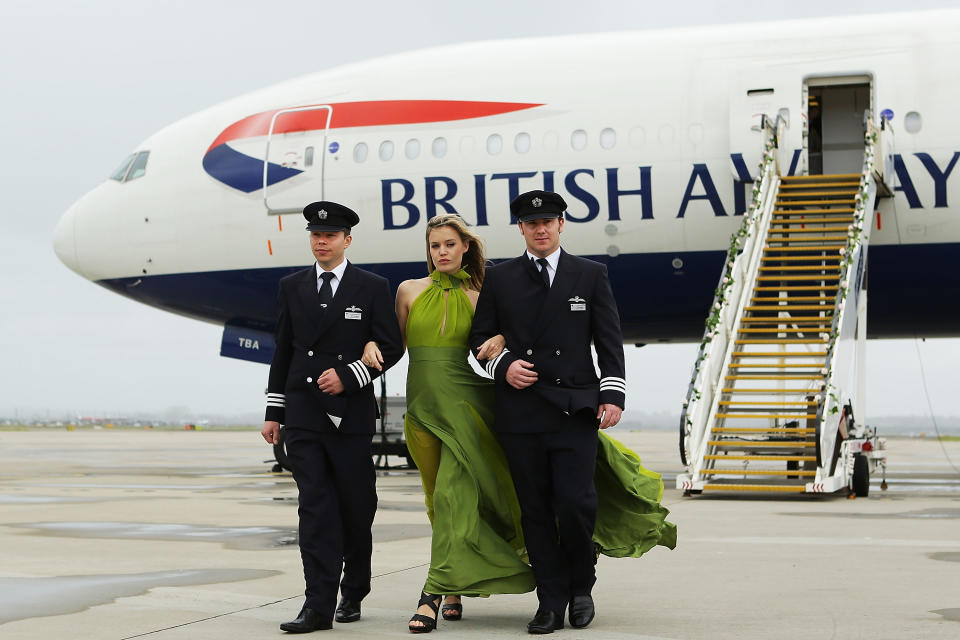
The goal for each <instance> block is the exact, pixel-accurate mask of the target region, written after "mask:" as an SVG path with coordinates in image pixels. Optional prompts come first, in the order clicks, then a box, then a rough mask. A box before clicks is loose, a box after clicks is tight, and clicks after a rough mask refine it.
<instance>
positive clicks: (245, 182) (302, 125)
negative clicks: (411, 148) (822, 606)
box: [203, 100, 543, 193]
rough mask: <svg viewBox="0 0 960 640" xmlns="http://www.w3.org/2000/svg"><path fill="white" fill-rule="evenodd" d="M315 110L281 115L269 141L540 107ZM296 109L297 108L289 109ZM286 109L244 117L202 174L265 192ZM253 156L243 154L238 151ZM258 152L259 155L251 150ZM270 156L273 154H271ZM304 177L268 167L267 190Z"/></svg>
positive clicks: (284, 167)
mask: <svg viewBox="0 0 960 640" xmlns="http://www.w3.org/2000/svg"><path fill="white" fill-rule="evenodd" d="M316 106H317V107H321V106H329V107H330V110H327V109H324V108H317V109H311V110H305V111H295V112H291V113H283V114H281V115H280V116H279V117H278V118H277V119H276V122H275V123H274V127H273V135H278V134H286V133H303V132H307V131H323V130H324V129H326V128H327V121H328V118H329V129H331V130H332V129H345V128H348V127H375V126H381V127H382V126H390V125H402V124H425V123H435V122H453V121H457V120H469V119H473V118H485V117H489V116H496V115H501V114H505V113H512V112H515V111H523V110H525V109H532V108H534V107H540V106H543V105H542V104H537V103H524V102H473V101H464V100H373V101H366V102H341V103H331V104H329V105H316ZM293 108H298V107H293ZM281 111H285V109H274V110H272V111H264V112H261V113H257V114H254V115H252V116H247V117H246V118H244V119H242V120H239V121H237V122H234V123H233V124H231V125H230V126H229V127H227V128H226V129H224V130H223V131H222V132H221V133H220V135H219V136H217V138H216V139H215V140H214V141H213V143H212V144H211V145H210V147H209V148H208V149H207V151H206V153H205V154H204V156H203V169H204V171H206V172H207V173H208V174H209V175H210V177H212V178H213V179H215V180H217V181H219V182H222V183H223V184H225V185H227V186H229V187H233V188H234V189H238V190H239V191H243V192H244V193H251V192H253V191H256V190H257V189H262V188H263V165H264V161H265V160H266V158H265V157H264V155H265V153H266V136H267V134H268V133H269V132H270V123H271V121H273V118H274V116H275V115H276V114H277V113H279V112H281ZM240 148H243V149H245V150H247V151H252V152H253V153H256V154H257V155H250V153H244V152H243V151H240V150H239V149H240ZM257 148H259V152H257V151H254V149H257ZM319 151H320V152H325V151H326V150H325V149H320V150H319ZM271 155H272V154H271ZM300 173H303V169H300V168H297V167H296V166H294V165H293V163H287V162H280V163H277V162H272V161H271V162H268V163H267V184H268V185H273V184H276V183H278V182H281V181H283V180H287V179H289V178H292V177H293V176H296V175H298V174H300Z"/></svg>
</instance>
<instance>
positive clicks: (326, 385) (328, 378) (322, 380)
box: [317, 369, 343, 395]
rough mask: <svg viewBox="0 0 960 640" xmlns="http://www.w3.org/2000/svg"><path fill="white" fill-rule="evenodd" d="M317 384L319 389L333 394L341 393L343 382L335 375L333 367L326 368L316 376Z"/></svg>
mask: <svg viewBox="0 0 960 640" xmlns="http://www.w3.org/2000/svg"><path fill="white" fill-rule="evenodd" d="M317 386H318V387H320V391H323V392H324V393H330V394H333V395H337V394H338V393H343V383H342V382H340V376H338V375H337V372H336V371H335V370H334V369H327V370H326V371H324V372H323V373H321V374H320V377H319V378H317Z"/></svg>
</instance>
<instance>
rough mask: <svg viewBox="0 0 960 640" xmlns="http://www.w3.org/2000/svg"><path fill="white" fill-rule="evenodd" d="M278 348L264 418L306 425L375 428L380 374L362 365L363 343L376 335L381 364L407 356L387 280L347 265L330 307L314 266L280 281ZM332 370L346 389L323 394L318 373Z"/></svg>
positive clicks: (388, 364) (349, 429)
mask: <svg viewBox="0 0 960 640" xmlns="http://www.w3.org/2000/svg"><path fill="white" fill-rule="evenodd" d="M277 307H278V308H277V329H276V350H275V351H274V354H273V362H272V363H271V364H270V378H269V382H268V384H267V411H266V420H275V421H277V422H280V423H282V424H284V425H286V426H287V427H293V428H302V429H323V430H326V429H329V428H332V427H336V428H338V429H339V430H340V431H341V432H343V433H371V434H372V433H373V432H374V430H375V428H376V419H377V417H378V416H379V412H378V410H377V403H376V399H375V396H374V391H373V385H372V384H371V382H372V381H373V380H374V379H376V378H377V377H378V376H379V375H380V372H379V371H377V370H376V369H374V368H372V367H367V366H366V365H364V364H363V363H362V362H361V361H360V358H361V356H362V355H363V346H364V345H365V344H366V343H367V342H368V341H369V340H375V341H376V342H377V344H378V345H379V347H380V352H381V353H382V354H383V360H384V362H383V370H384V371H386V370H387V369H388V368H389V367H391V366H393V365H394V364H395V363H396V362H397V360H399V359H400V356H401V355H403V343H402V340H401V338H400V327H399V326H398V324H397V316H396V313H395V312H394V309H393V300H392V297H391V295H390V285H389V283H388V282H387V280H386V279H385V278H382V277H381V276H378V275H375V274H373V273H370V272H368V271H364V270H363V269H359V268H357V267H355V266H353V265H352V264H350V263H348V264H347V268H346V269H345V270H344V272H343V279H342V280H341V281H340V284H339V286H338V287H337V292H336V294H335V295H334V297H333V301H332V302H331V304H330V305H329V307H328V308H327V309H325V310H324V309H323V308H322V307H321V306H320V300H319V298H318V296H317V271H316V267H315V266H313V265H311V266H310V267H308V268H306V269H304V270H302V271H298V272H296V273H293V274H291V275H289V276H287V277H285V278H283V279H282V280H280V292H279V295H278V300H277ZM329 368H333V369H335V370H336V372H337V375H338V376H340V381H341V382H343V386H344V391H343V392H342V393H340V394H337V395H331V394H328V393H323V392H322V391H320V388H319V387H318V386H317V378H318V377H319V376H320V374H321V373H323V371H325V370H326V369H329Z"/></svg>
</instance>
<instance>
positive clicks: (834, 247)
mask: <svg viewBox="0 0 960 640" xmlns="http://www.w3.org/2000/svg"><path fill="white" fill-rule="evenodd" d="M844 240H846V238H844ZM846 246H847V245H845V244H825V245H821V246H818V247H811V246H803V247H764V248H763V255H765V256H766V255H767V254H768V253H769V252H771V251H824V252H828V253H829V252H839V251H840V249H844V248H846Z"/></svg>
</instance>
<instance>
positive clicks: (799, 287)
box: [753, 284, 837, 292]
mask: <svg viewBox="0 0 960 640" xmlns="http://www.w3.org/2000/svg"><path fill="white" fill-rule="evenodd" d="M836 289H837V285H835V284H824V285H819V284H803V285H785V286H782V287H754V288H753V290H754V291H778V292H779V291H831V290H836Z"/></svg>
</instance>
